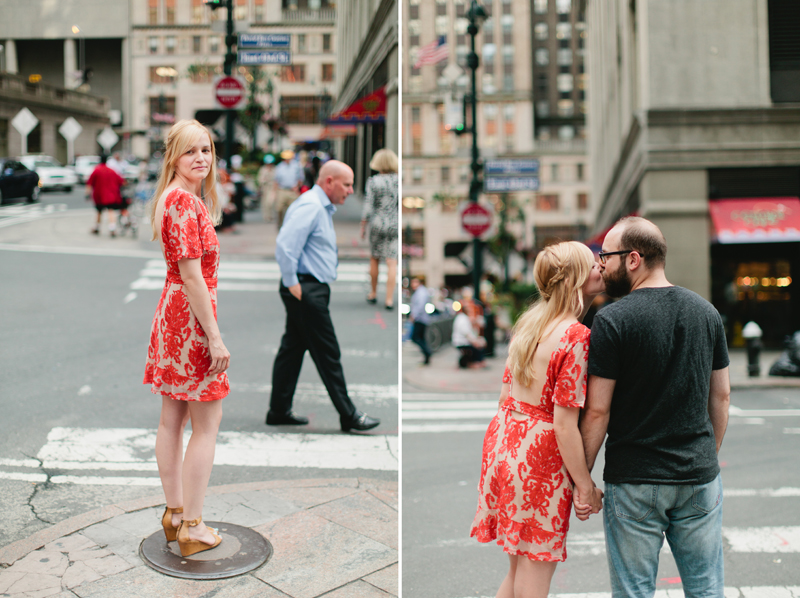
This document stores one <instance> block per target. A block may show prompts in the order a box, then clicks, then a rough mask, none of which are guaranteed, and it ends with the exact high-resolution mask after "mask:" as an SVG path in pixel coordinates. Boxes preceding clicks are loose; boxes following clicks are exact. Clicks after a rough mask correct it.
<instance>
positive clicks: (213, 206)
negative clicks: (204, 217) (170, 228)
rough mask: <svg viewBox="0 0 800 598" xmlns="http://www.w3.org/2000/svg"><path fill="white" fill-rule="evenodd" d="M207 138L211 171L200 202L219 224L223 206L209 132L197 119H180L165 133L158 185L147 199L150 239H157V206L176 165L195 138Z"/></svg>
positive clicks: (215, 156) (173, 175)
mask: <svg viewBox="0 0 800 598" xmlns="http://www.w3.org/2000/svg"><path fill="white" fill-rule="evenodd" d="M204 133H205V134H206V135H208V141H209V143H211V168H209V170H208V175H207V176H206V178H205V180H204V181H203V187H204V193H203V197H201V199H202V200H203V201H204V202H205V204H206V207H207V208H208V212H209V213H210V214H211V220H212V221H213V222H214V224H219V222H220V220H221V219H222V206H221V205H220V203H219V200H218V199H217V154H216V152H215V150H214V141H213V140H212V139H211V133H209V131H208V129H206V128H205V127H204V126H203V125H201V124H200V123H199V122H198V121H196V120H179V121H178V122H176V123H175V124H174V125H172V128H171V129H170V130H169V133H167V139H166V141H165V143H164V146H165V147H164V161H163V162H162V164H161V174H160V175H159V177H158V185H156V192H155V194H154V195H153V197H151V198H150V203H149V205H148V209H149V210H150V225H151V226H152V227H153V240H154V241H155V239H156V232H155V231H156V205H157V204H158V198H159V197H161V194H162V193H164V189H166V188H167V187H168V186H169V184H170V183H171V182H172V179H174V178H175V164H176V163H177V162H178V158H180V157H181V156H182V155H183V154H184V153H185V152H187V151H189V149H191V148H192V147H193V146H194V144H195V142H196V141H197V139H198V137H200V135H202V134H204Z"/></svg>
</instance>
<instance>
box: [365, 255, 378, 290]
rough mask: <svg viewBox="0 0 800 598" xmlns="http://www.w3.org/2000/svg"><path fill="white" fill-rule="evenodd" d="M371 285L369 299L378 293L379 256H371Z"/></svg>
mask: <svg viewBox="0 0 800 598" xmlns="http://www.w3.org/2000/svg"><path fill="white" fill-rule="evenodd" d="M369 285H370V292H369V295H367V298H368V299H375V297H376V296H377V294H378V258H376V257H371V258H369Z"/></svg>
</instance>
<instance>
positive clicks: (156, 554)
mask: <svg viewBox="0 0 800 598" xmlns="http://www.w3.org/2000/svg"><path fill="white" fill-rule="evenodd" d="M205 524H206V525H208V526H209V527H213V528H216V529H217V530H218V533H219V535H220V536H221V537H222V543H221V544H220V545H219V546H217V547H216V548H212V549H211V550H205V551H203V552H198V553H197V554H193V555H192V556H188V557H182V556H181V553H180V550H179V549H178V543H177V542H169V543H167V540H166V539H165V538H164V532H163V530H158V531H157V532H156V533H154V534H152V535H151V536H149V537H147V538H145V539H144V540H143V541H142V543H141V545H140V546H139V555H140V556H141V557H142V560H143V561H144V562H145V564H146V565H148V566H149V567H151V568H153V569H155V570H156V571H159V572H160V573H164V574H165V575H170V576H172V577H180V578H182V579H225V578H226V577H235V576H237V575H242V574H244V573H247V572H248V571H252V570H253V569H257V568H258V567H260V566H261V565H263V564H264V563H266V562H267V561H268V560H269V559H270V557H271V556H272V544H270V543H269V540H267V539H266V538H264V536H262V535H261V534H259V533H258V532H255V531H253V530H251V529H250V528H247V527H242V526H241V525H234V524H232V523H222V522H219V521H206V522H205Z"/></svg>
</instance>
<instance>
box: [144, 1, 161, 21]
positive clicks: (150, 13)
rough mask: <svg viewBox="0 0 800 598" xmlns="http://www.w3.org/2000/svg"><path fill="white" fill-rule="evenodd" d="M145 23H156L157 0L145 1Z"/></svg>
mask: <svg viewBox="0 0 800 598" xmlns="http://www.w3.org/2000/svg"><path fill="white" fill-rule="evenodd" d="M147 24H148V25H158V0H149V2H148V3H147Z"/></svg>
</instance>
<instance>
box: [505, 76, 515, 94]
mask: <svg viewBox="0 0 800 598" xmlns="http://www.w3.org/2000/svg"><path fill="white" fill-rule="evenodd" d="M503 91H514V75H509V74H504V75H503Z"/></svg>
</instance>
